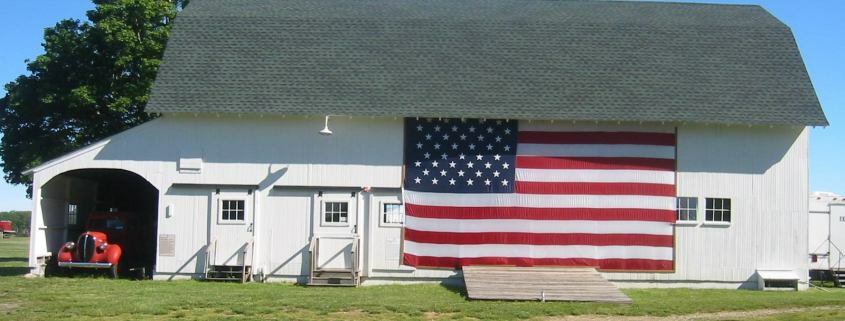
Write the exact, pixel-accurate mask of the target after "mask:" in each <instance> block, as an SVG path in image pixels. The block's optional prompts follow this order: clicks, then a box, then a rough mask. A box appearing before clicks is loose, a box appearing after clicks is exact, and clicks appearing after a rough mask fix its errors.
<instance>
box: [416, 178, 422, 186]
mask: <svg viewBox="0 0 845 321" xmlns="http://www.w3.org/2000/svg"><path fill="white" fill-rule="evenodd" d="M420 182H422V180H421V179H420V178H419V177H417V178H414V183H417V184H419V183H420Z"/></svg>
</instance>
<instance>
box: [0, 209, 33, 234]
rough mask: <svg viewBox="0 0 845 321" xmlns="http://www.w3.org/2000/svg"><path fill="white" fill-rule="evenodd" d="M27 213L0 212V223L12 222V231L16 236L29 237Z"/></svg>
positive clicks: (28, 215)
mask: <svg viewBox="0 0 845 321" xmlns="http://www.w3.org/2000/svg"><path fill="white" fill-rule="evenodd" d="M30 215H31V213H30V212H29V211H8V212H0V221H12V229H13V230H15V231H17V232H18V235H29V218H30Z"/></svg>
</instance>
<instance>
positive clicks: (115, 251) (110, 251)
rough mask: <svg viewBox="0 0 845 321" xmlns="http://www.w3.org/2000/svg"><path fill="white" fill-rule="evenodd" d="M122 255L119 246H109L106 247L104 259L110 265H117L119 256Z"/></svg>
mask: <svg viewBox="0 0 845 321" xmlns="http://www.w3.org/2000/svg"><path fill="white" fill-rule="evenodd" d="M122 254H123V249H121V248H120V245H117V244H109V245H107V246H106V259H107V260H108V261H109V263H111V264H112V265H117V264H118V263H119V262H120V256H121V255H122Z"/></svg>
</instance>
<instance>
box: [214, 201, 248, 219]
mask: <svg viewBox="0 0 845 321" xmlns="http://www.w3.org/2000/svg"><path fill="white" fill-rule="evenodd" d="M223 202H244V208H243V211H244V218H243V219H242V220H237V219H235V220H232V219H228V220H224V219H223ZM248 216H249V202H247V200H246V198H242V197H225V198H224V197H221V198H220V199H218V200H217V224H223V225H243V224H246V220H247V217H248Z"/></svg>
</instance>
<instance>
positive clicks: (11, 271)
mask: <svg viewBox="0 0 845 321" xmlns="http://www.w3.org/2000/svg"><path fill="white" fill-rule="evenodd" d="M27 273H29V268H28V267H25V266H15V267H7V266H4V267H0V276H22V275H25V274H27Z"/></svg>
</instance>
